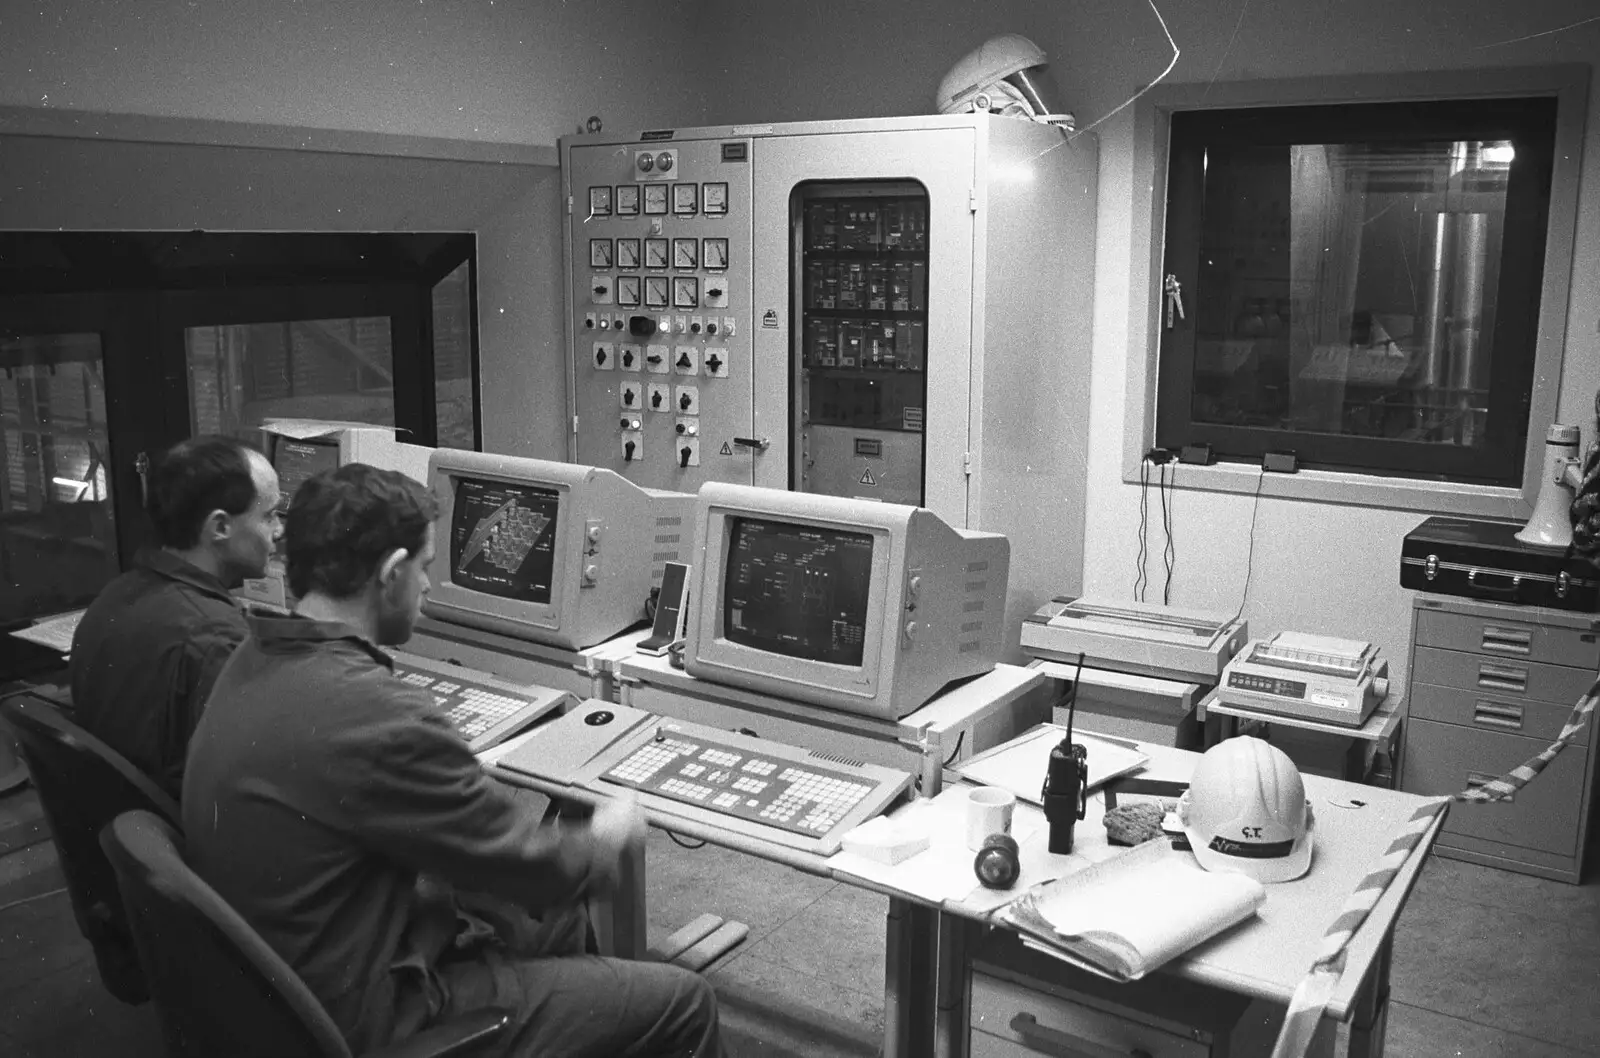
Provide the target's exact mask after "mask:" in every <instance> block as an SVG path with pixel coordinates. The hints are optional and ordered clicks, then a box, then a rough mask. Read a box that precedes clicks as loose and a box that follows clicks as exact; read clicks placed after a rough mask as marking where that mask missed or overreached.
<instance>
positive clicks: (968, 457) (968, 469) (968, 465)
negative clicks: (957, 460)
mask: <svg viewBox="0 0 1600 1058" xmlns="http://www.w3.org/2000/svg"><path fill="white" fill-rule="evenodd" d="M961 473H963V474H965V475H966V476H967V477H969V478H970V477H971V476H972V453H971V452H963V453H961Z"/></svg>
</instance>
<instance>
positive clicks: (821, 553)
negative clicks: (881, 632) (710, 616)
mask: <svg viewBox="0 0 1600 1058" xmlns="http://www.w3.org/2000/svg"><path fill="white" fill-rule="evenodd" d="M871 573H872V535H871V534H870V533H853V532H848V531H845V530H840V529H825V528H819V527H817V526H809V525H797V524H791V523H787V522H773V521H765V520H761V519H756V518H735V519H732V520H731V525H730V527H729V542H728V560H727V565H726V568H725V572H724V575H725V577H726V581H725V583H724V585H723V593H722V598H723V622H722V627H723V630H724V631H723V634H724V635H725V636H726V637H727V639H729V640H730V641H732V642H734V643H739V644H742V645H744V646H748V647H753V648H755V649H757V650H766V651H771V652H773V653H776V654H782V655H784V656H786V657H791V658H803V659H806V660H810V661H824V662H829V663H831V664H836V665H851V666H857V667H859V666H860V665H861V657H862V652H863V650H864V649H865V646H866V626H867V598H868V595H869V592H870V582H871V579H872V578H871Z"/></svg>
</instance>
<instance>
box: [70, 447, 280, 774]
mask: <svg viewBox="0 0 1600 1058" xmlns="http://www.w3.org/2000/svg"><path fill="white" fill-rule="evenodd" d="M278 504H279V494H278V475H277V474H276V473H275V472H274V471H273V469H272V464H271V463H269V462H267V460H266V457H264V456H263V455H262V454H261V453H260V452H258V451H256V450H255V449H254V448H251V447H250V446H249V445H248V444H245V443H244V442H243V441H237V440H234V439H232V438H225V437H196V438H193V439H191V440H188V441H183V442H181V443H179V444H177V445H175V446H173V447H172V448H171V449H169V450H168V451H167V452H166V453H165V454H164V455H163V456H162V457H161V459H160V461H159V462H158V463H157V464H156V466H155V468H154V469H153V470H152V471H151V474H150V481H149V498H148V508H149V512H150V519H151V521H152V522H154V523H155V529H156V536H157V538H158V539H159V540H160V543H161V547H160V548H159V549H157V550H152V551H147V552H144V553H142V554H140V555H139V557H138V558H137V559H136V560H135V562H134V567H133V568H132V569H130V570H129V571H128V572H126V573H124V574H122V576H120V577H118V578H117V579H116V580H113V581H112V582H111V583H110V584H107V585H106V586H105V588H104V589H103V590H102V591H101V592H100V594H99V596H98V597H97V598H96V599H95V601H94V602H93V603H92V604H90V606H89V609H88V610H87V612H85V613H84V615H83V619H82V620H81V621H80V622H79V623H78V629H77V632H76V633H75V634H74V635H73V638H72V657H71V660H70V661H69V662H68V672H69V675H70V677H71V681H72V704H73V711H74V718H75V719H76V720H77V722H78V723H79V724H80V725H82V726H83V727H84V728H85V729H86V730H88V731H89V733H90V734H93V735H96V736H97V737H99V738H100V739H101V740H102V741H104V742H105V743H106V744H108V745H109V746H110V747H111V748H112V749H114V750H116V751H117V752H118V753H121V754H122V755H123V756H124V757H126V758H128V760H129V761H130V762H131V763H132V764H133V765H134V766H135V767H137V768H138V769H139V770H140V771H142V772H144V773H145V774H146V775H148V776H150V777H151V778H152V779H153V780H155V782H156V783H157V785H159V786H160V787H161V788H162V789H164V790H166V791H167V792H168V793H169V794H171V795H172V797H173V799H174V800H177V799H178V795H179V791H180V790H181V788H182V784H183V759H184V753H185V751H186V750H187V748H188V745H189V735H190V733H191V732H192V731H194V726H195V723H196V722H197V721H198V720H199V719H200V712H201V709H202V708H203V707H204V705H205V701H206V696H207V695H208V694H210V693H211V684H212V682H213V681H214V680H215V679H216V678H217V673H218V672H220V671H221V670H222V665H223V663H224V662H226V661H227V660H228V658H229V656H230V655H232V653H233V650H234V648H235V647H237V646H238V645H239V643H240V642H242V641H243V640H244V637H245V633H246V627H245V620H244V614H243V613H242V612H241V611H240V609H239V606H238V605H237V603H235V601H234V599H233V597H232V596H231V595H229V594H228V592H229V590H230V589H232V588H237V587H238V586H239V585H241V584H243V583H244V581H245V578H247V577H259V576H262V575H263V574H264V573H265V572H266V569H267V560H268V559H269V558H270V557H271V556H272V551H273V547H274V545H275V544H276V542H277V539H278V537H279V536H280V535H281V534H282V532H283V527H282V524H281V522H280V521H279V515H278Z"/></svg>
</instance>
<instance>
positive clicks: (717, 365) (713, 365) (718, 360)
mask: <svg viewBox="0 0 1600 1058" xmlns="http://www.w3.org/2000/svg"><path fill="white" fill-rule="evenodd" d="M706 367H708V368H710V369H711V373H712V374H713V375H714V374H716V373H717V372H718V371H721V370H722V357H720V356H718V355H717V354H716V353H712V354H711V355H710V356H708V357H706Z"/></svg>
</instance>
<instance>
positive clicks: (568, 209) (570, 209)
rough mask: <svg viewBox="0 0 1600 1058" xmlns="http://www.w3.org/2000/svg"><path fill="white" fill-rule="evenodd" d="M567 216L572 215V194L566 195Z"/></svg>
mask: <svg viewBox="0 0 1600 1058" xmlns="http://www.w3.org/2000/svg"><path fill="white" fill-rule="evenodd" d="M567 216H569V217H570V216H572V196H571V195H568V196H567Z"/></svg>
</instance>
